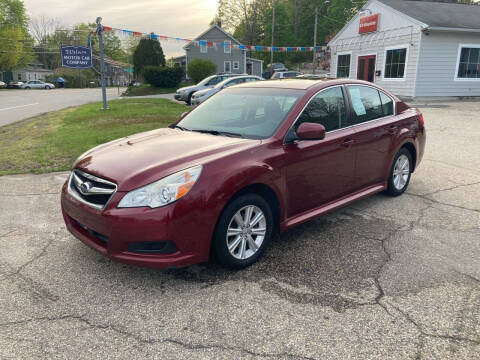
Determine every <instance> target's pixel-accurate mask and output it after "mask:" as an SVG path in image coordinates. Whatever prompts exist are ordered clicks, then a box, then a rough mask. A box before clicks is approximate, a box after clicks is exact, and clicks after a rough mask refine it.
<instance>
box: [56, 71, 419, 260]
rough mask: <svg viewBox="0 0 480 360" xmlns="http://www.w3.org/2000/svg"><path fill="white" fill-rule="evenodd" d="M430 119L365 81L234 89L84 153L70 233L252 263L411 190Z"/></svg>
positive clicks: (137, 250)
mask: <svg viewBox="0 0 480 360" xmlns="http://www.w3.org/2000/svg"><path fill="white" fill-rule="evenodd" d="M424 147H425V128H424V124H423V117H422V114H421V113H420V112H419V111H418V110H417V109H414V108H410V107H409V106H407V105H406V104H405V103H403V102H402V101H400V100H399V99H398V98H396V97H395V96H394V95H392V94H390V93H389V92H388V91H385V90H383V89H381V88H380V87H378V86H375V85H373V84H371V83H367V82H363V81H355V80H348V79H345V80H325V81H318V80H316V81H312V80H278V81H264V82H252V83H246V84H243V85H239V86H235V87H231V88H227V89H225V90H222V91H221V92H219V93H218V94H216V95H215V96H213V97H211V98H210V99H208V100H207V101H205V102H204V103H202V104H201V105H199V106H198V107H196V108H195V109H193V110H192V111H191V112H189V113H188V114H183V115H182V117H181V118H180V120H179V121H177V122H176V123H175V124H172V125H171V126H170V127H169V128H164V129H158V130H153V131H150V132H146V133H142V134H137V135H133V136H129V137H126V138H123V139H119V140H115V141H112V142H110V143H107V144H103V145H100V146H98V147H96V148H94V149H92V150H90V151H88V152H86V153H85V154H83V155H82V156H81V157H80V158H79V159H78V160H77V161H76V162H75V164H74V166H73V171H72V173H71V175H70V177H69V179H68V181H67V182H66V183H65V185H64V187H63V192H62V200H61V202H62V210H63V216H64V219H65V222H66V225H67V227H68V229H69V230H70V232H71V233H72V234H73V235H74V236H76V237H77V238H79V239H80V240H81V241H83V242H84V243H85V244H87V245H89V246H90V247H92V248H93V249H95V250H97V251H98V252H100V253H102V254H104V255H106V256H108V257H109V258H111V259H113V260H116V261H120V262H123V263H127V264H132V265H140V266H149V267H159V268H168V267H179V266H186V265H190V264H194V263H199V262H205V261H207V260H209V258H212V257H213V258H214V259H216V260H217V261H218V262H220V263H221V264H222V265H224V266H227V267H231V268H242V267H246V266H249V265H251V264H252V263H254V262H255V261H257V260H258V259H259V257H260V256H262V254H263V253H264V251H265V249H266V247H267V245H268V243H269V242H270V239H271V238H272V236H273V235H274V234H275V233H276V232H279V231H284V230H287V229H289V228H291V227H293V226H295V225H298V224H301V223H303V222H305V221H308V220H310V219H312V218H314V217H316V216H319V215H322V214H325V213H327V212H329V211H332V210H334V209H337V208H339V207H341V206H344V205H346V204H349V203H351V202H353V201H356V200H358V199H361V198H363V197H365V196H368V195H372V194H375V193H378V192H381V191H384V192H386V193H387V194H389V195H392V196H397V195H400V194H402V193H403V192H404V191H405V190H406V188H407V186H408V183H409V181H410V176H411V174H412V173H413V171H414V170H415V169H416V167H418V165H419V163H420V160H421V159H422V156H423V151H424Z"/></svg>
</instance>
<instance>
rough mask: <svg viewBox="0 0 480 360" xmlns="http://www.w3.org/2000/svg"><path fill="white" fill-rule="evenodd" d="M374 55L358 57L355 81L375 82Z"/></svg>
mask: <svg viewBox="0 0 480 360" xmlns="http://www.w3.org/2000/svg"><path fill="white" fill-rule="evenodd" d="M376 59H377V56H376V55H367V56H359V57H358V67H357V79H359V80H365V81H370V82H372V83H373V82H375V62H376Z"/></svg>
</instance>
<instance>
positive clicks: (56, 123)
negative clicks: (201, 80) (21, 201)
mask: <svg viewBox="0 0 480 360" xmlns="http://www.w3.org/2000/svg"><path fill="white" fill-rule="evenodd" d="M100 107H101V104H100V103H92V104H87V105H82V106H78V107H72V108H68V109H64V110H60V111H55V112H52V113H48V114H46V115H42V116H38V117H34V118H31V119H28V120H24V121H21V122H18V123H15V124H11V125H7V126H3V127H0V175H7V174H18V173H46V172H53V171H62V170H68V169H69V168H70V166H71V164H72V163H73V161H74V160H75V159H76V158H77V157H78V156H79V155H80V154H82V153H83V152H85V151H86V150H88V149H90V148H92V147H94V146H96V145H98V144H102V143H104V142H107V141H110V140H114V139H117V138H120V137H123V136H127V135H131V134H134V133H138V132H142V131H147V130H152V129H156V128H160V127H165V126H167V125H168V124H170V123H172V122H173V121H175V120H176V119H178V117H179V116H180V114H181V113H182V112H184V111H186V109H187V107H186V106H184V105H180V104H176V103H173V102H172V101H170V100H167V99H121V100H114V101H110V102H109V103H108V107H109V109H108V110H106V111H102V110H99V108H100Z"/></svg>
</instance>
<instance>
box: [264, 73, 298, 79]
mask: <svg viewBox="0 0 480 360" xmlns="http://www.w3.org/2000/svg"><path fill="white" fill-rule="evenodd" d="M299 75H302V73H301V72H299V71H275V72H274V73H273V75H272V77H271V79H272V80H273V79H292V78H296V77H297V76H299Z"/></svg>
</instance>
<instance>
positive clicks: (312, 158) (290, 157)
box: [284, 86, 355, 217]
mask: <svg viewBox="0 0 480 360" xmlns="http://www.w3.org/2000/svg"><path fill="white" fill-rule="evenodd" d="M346 119H347V107H346V102H345V93H344V89H343V86H334V87H330V88H327V89H324V90H322V91H320V92H319V93H317V94H316V95H314V96H313V97H312V99H311V100H310V102H309V103H308V105H307V106H306V107H305V109H304V110H303V111H302V113H301V114H300V116H299V117H298V119H297V121H296V122H295V124H294V125H293V127H294V129H297V128H298V126H299V125H300V124H301V123H302V122H315V123H320V124H322V125H323V126H324V127H325V129H326V135H325V138H324V139H323V140H308V141H307V140H303V141H297V142H295V143H293V144H287V145H285V146H284V158H285V168H284V176H285V187H286V190H287V193H288V196H287V199H288V204H287V216H289V217H291V216H294V215H296V214H299V213H302V212H304V211H307V210H310V209H313V208H316V207H319V206H321V205H324V204H326V203H328V202H331V201H333V200H335V199H337V198H339V197H341V196H343V195H346V194H348V193H349V192H350V188H351V185H352V181H353V176H354V173H355V169H354V166H355V152H354V150H353V148H352V146H351V141H352V136H353V130H352V129H351V128H348V127H346V125H347V123H346Z"/></svg>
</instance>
